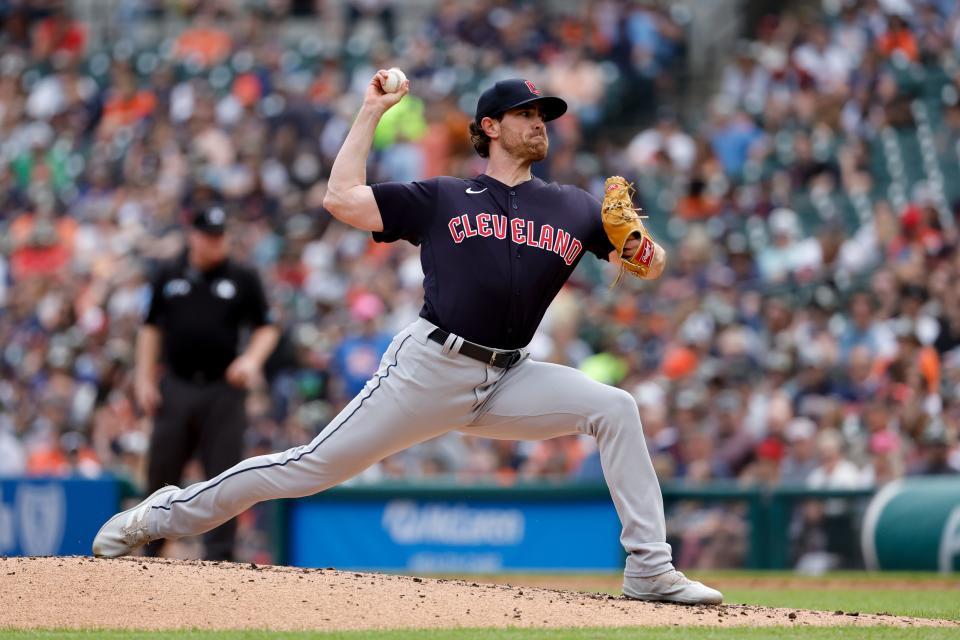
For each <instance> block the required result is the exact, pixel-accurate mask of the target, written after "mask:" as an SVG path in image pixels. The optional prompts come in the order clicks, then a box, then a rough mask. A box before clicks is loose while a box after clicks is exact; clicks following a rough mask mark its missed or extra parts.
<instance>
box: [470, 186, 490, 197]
mask: <svg viewBox="0 0 960 640" xmlns="http://www.w3.org/2000/svg"><path fill="white" fill-rule="evenodd" d="M486 190H487V188H486V187H484V188H483V189H480V191H474V190H473V189H471V188H470V187H467V189H466V191H467V193H469V194H470V195H472V196H475V195H477V194H478V193H483V192H484V191H486Z"/></svg>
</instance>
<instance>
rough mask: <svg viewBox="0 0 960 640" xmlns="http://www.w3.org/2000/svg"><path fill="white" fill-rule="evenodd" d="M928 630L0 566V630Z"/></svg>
mask: <svg viewBox="0 0 960 640" xmlns="http://www.w3.org/2000/svg"><path fill="white" fill-rule="evenodd" d="M677 625H679V626H694V625H696V626H724V627H726V626H750V627H756V626H771V625H783V626H794V625H797V626H802V625H812V626H813V625H815V626H850V625H857V626H869V625H884V626H900V627H907V626H929V627H948V626H954V627H958V628H960V624H958V623H955V622H949V621H945V620H927V619H920V618H903V617H897V616H880V615H866V614H860V615H850V614H833V613H825V612H815V611H805V610H799V609H774V608H767V607H755V606H742V605H725V606H721V607H689V606H679V605H668V604H660V603H646V602H637V601H633V600H627V599H624V598H621V597H615V596H608V595H605V594H597V593H579V592H572V591H558V590H553V589H544V588H539V587H529V586H524V587H519V586H508V585H494V584H482V583H480V582H469V581H461V580H436V579H421V578H413V577H406V576H393V575H384V574H373V573H355V572H346V571H334V570H332V569H296V568H292V567H255V566H252V565H243V564H233V563H213V562H201V561H177V560H164V559H152V558H122V559H119V560H97V559H94V558H85V557H64V558H2V559H0V628H15V629H26V628H51V627H57V628H73V629H92V628H104V629H106V628H110V629H150V630H154V629H184V628H196V629H271V630H327V631H334V630H347V629H394V628H408V629H426V628H457V627H507V626H511V627H554V628H556V627H601V626H602V627H625V626H677Z"/></svg>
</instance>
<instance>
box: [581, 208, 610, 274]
mask: <svg viewBox="0 0 960 640" xmlns="http://www.w3.org/2000/svg"><path fill="white" fill-rule="evenodd" d="M582 193H583V197H584V199H585V200H586V208H587V211H589V212H590V216H591V217H592V219H593V220H594V224H593V225H592V227H591V230H592V232H591V234H590V237H589V238H588V239H587V242H588V244H587V250H588V251H589V252H590V253H592V254H594V255H595V256H597V257H598V258H600V259H601V260H610V252H611V251H613V248H614V247H613V243H611V242H610V238H608V237H607V232H606V231H604V229H603V216H601V215H600V211H601V210H602V209H603V203H602V202H600V200H598V199H597V198H596V197H595V196H594V195H593V194H591V193H588V192H586V191H583V192H582Z"/></svg>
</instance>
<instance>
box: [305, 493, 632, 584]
mask: <svg viewBox="0 0 960 640" xmlns="http://www.w3.org/2000/svg"><path fill="white" fill-rule="evenodd" d="M288 518H289V519H288V528H287V532H288V544H287V554H288V557H287V561H288V562H289V563H290V564H293V565H297V566H309V567H327V566H334V567H337V568H338V569H379V570H395V571H413V572H495V571H504V570H507V571H511V570H551V569H560V568H563V569H565V570H583V571H588V570H609V569H622V568H623V562H624V553H623V550H622V548H621V546H620V521H619V520H618V519H617V514H616V511H615V510H614V508H613V504H612V503H611V501H610V498H609V496H608V495H601V496H599V497H597V498H596V499H590V500H575V501H570V502H560V501H557V500H545V501H537V500H535V499H523V500H519V501H510V500H509V499H507V498H506V496H504V495H503V494H501V500H500V501H490V500H471V499H470V498H469V497H465V498H463V499H459V500H451V499H437V498H418V497H417V496H416V494H415V493H414V494H410V495H408V496H396V497H388V496H384V498H383V499H380V500H371V499H355V500H351V499H343V498H341V499H336V500H317V499H307V500H298V501H293V502H292V503H291V504H290V506H289V510H288Z"/></svg>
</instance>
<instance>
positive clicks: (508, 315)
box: [373, 174, 613, 349]
mask: <svg viewBox="0 0 960 640" xmlns="http://www.w3.org/2000/svg"><path fill="white" fill-rule="evenodd" d="M373 194H374V197H375V198H376V200H377V206H378V207H379V208H380V215H381V217H382V219H383V231H382V232H375V233H374V234H373V238H374V240H376V241H377V242H393V241H395V240H399V239H404V240H408V241H409V242H411V243H413V244H415V245H420V246H421V249H420V262H421V264H422V265H423V273H424V281H423V288H424V304H423V308H422V309H421V311H420V315H421V316H422V317H424V318H426V319H427V320H429V321H430V322H432V323H434V324H435V325H437V326H439V327H441V328H442V329H445V330H447V331H450V332H452V333H455V334H457V335H459V336H462V337H463V338H466V339H467V340H470V341H471V342H476V343H479V344H482V345H485V346H488V347H495V348H499V349H517V348H519V347H523V346H525V345H527V344H528V343H529V342H530V340H531V339H532V338H533V334H534V333H535V332H536V330H537V326H539V324H540V320H541V319H542V318H543V314H544V313H546V311H547V307H549V306H550V302H552V301H553V298H554V296H556V295H557V292H559V291H560V288H561V287H562V286H563V283H564V282H566V281H567V278H568V277H570V274H571V273H573V270H574V269H575V268H576V267H577V264H578V263H579V262H580V258H582V257H583V253H584V251H590V252H592V253H594V254H596V255H597V256H598V257H600V258H602V259H604V260H606V259H607V258H608V257H609V253H610V252H611V251H612V250H613V245H611V244H610V241H609V240H608V239H607V234H606V233H605V232H604V230H603V222H602V220H601V217H600V208H601V203H600V201H599V200H598V199H597V198H595V197H594V196H592V195H591V194H589V193H587V192H586V191H583V190H582V189H579V188H577V187H573V186H569V185H559V184H556V183H547V182H544V181H543V180H541V179H539V178H533V179H531V180H528V181H526V182H522V183H520V184H518V185H515V186H512V187H509V186H507V185H505V184H503V183H502V182H500V181H499V180H496V179H494V178H491V177H490V176H488V175H486V174H484V175H480V176H478V177H477V178H474V179H468V180H464V179H461V178H450V177H441V178H432V179H430V180H424V181H421V182H385V183H380V184H375V185H373Z"/></svg>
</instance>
